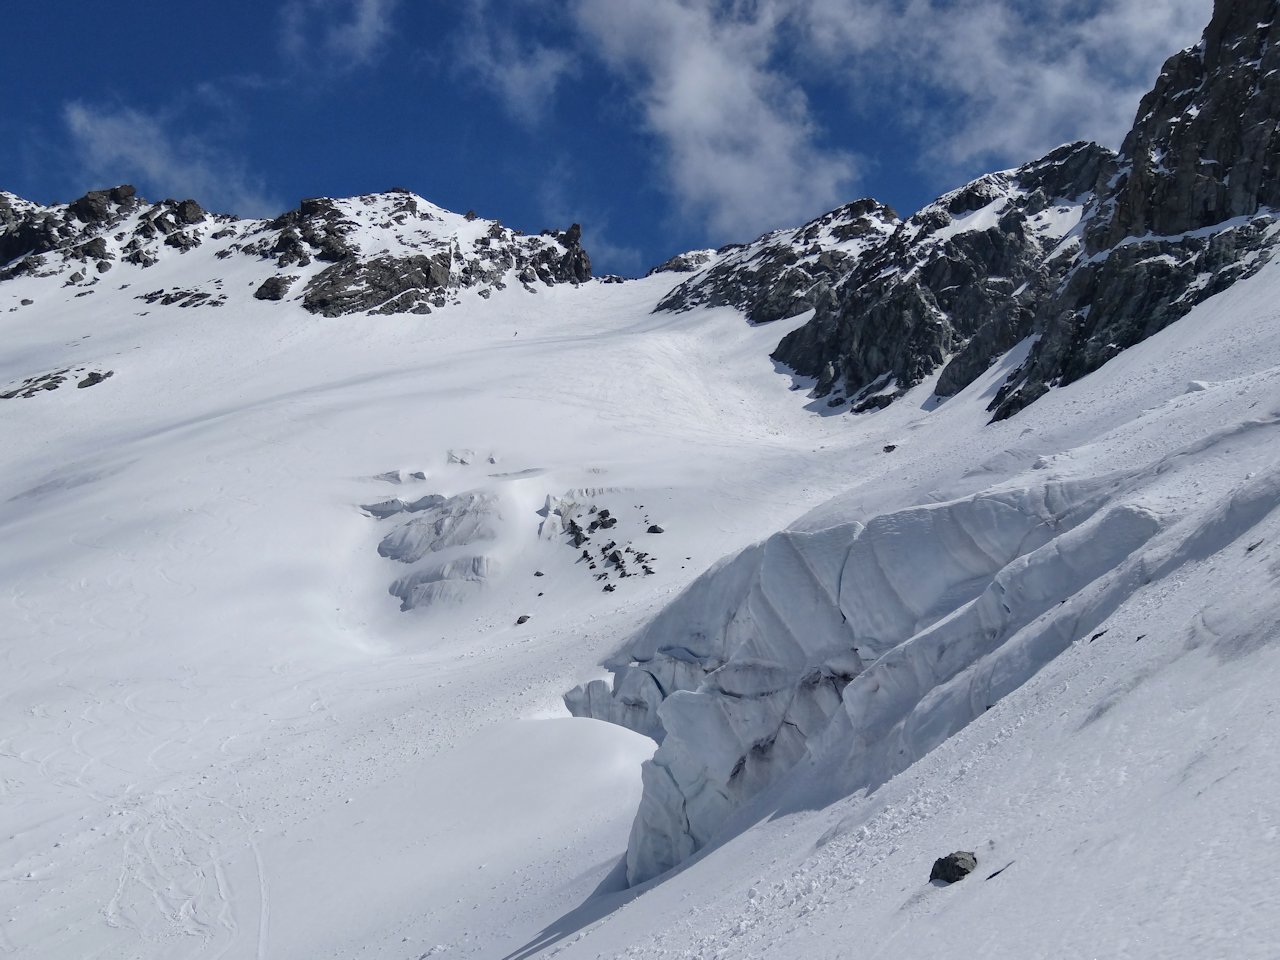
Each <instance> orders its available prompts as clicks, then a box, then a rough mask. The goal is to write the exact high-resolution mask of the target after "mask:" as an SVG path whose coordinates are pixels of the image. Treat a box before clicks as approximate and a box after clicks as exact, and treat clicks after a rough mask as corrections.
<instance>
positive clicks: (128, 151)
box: [62, 101, 280, 216]
mask: <svg viewBox="0 0 1280 960" xmlns="http://www.w3.org/2000/svg"><path fill="white" fill-rule="evenodd" d="M62 119H63V122H64V123H65V124H66V128H67V132H68V133H69V134H70V135H71V139H72V142H73V144H74V147H75V151H76V154H77V155H78V157H79V159H80V163H81V165H82V166H81V177H80V179H82V180H84V181H92V182H93V183H95V184H97V185H98V186H108V185H114V184H118V183H125V182H132V183H134V184H136V185H137V186H138V188H139V190H140V191H141V192H143V193H144V194H146V193H149V194H151V195H152V196H156V197H165V196H172V197H183V198H185V197H194V198H195V199H197V200H199V201H200V202H201V204H202V205H204V206H207V207H212V208H213V209H215V210H219V211H226V212H230V213H236V214H240V215H244V216H265V215H269V214H272V213H275V212H278V210H279V209H280V207H279V205H278V204H277V202H276V201H274V200H273V199H272V198H271V197H269V196H268V195H267V194H266V192H265V191H264V190H263V187H262V183H261V181H260V180H258V179H257V178H255V177H253V176H251V175H250V174H249V173H248V172H247V171H246V170H245V169H244V167H243V165H241V164H238V163H236V162H235V161H234V160H232V159H230V158H228V157H226V156H224V155H222V154H221V153H219V152H218V151H217V150H215V149H213V148H212V147H210V146H208V145H207V144H205V143H203V142H201V141H199V140H197V139H194V138H190V137H176V136H173V135H172V134H170V133H169V132H168V131H167V130H166V129H165V125H164V123H163V122H162V120H161V119H160V118H158V117H155V116H150V115H148V114H144V113H141V112H139V111H137V110H133V109H130V108H128V107H118V108H107V107H97V106H89V105H87V104H85V103H82V102H79V101H74V102H71V103H67V104H65V105H64V106H63V111H62Z"/></svg>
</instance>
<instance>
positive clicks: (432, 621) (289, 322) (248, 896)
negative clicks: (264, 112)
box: [0, 211, 1280, 960]
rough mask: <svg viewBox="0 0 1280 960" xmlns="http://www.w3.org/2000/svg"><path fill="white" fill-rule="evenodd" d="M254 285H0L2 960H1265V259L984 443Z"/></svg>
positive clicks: (1268, 319)
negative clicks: (54, 383)
mask: <svg viewBox="0 0 1280 960" xmlns="http://www.w3.org/2000/svg"><path fill="white" fill-rule="evenodd" d="M1068 213H1069V211H1064V212H1063V213H1062V218H1063V220H1064V223H1065V221H1066V220H1068V219H1069V217H1068V216H1067V214H1068ZM1066 225H1067V226H1069V225H1070V224H1066ZM366 242H367V243H370V244H374V245H377V244H378V243H381V242H382V241H381V240H380V239H379V238H377V237H372V236H371V237H369V238H362V239H361V243H366ZM257 270H258V267H257V266H256V265H255V264H254V263H253V262H251V261H248V260H245V261H243V262H241V261H237V260H226V261H220V260H215V258H214V256H213V254H212V252H210V250H209V248H200V249H196V250H192V251H190V252H188V253H179V252H177V251H164V256H163V258H162V259H161V260H160V262H159V263H157V264H156V265H154V266H152V267H149V268H147V269H146V271H145V272H143V271H141V270H139V269H134V268H131V267H127V266H125V265H120V266H119V267H118V268H116V269H114V270H112V272H111V273H109V274H107V275H105V276H104V278H103V279H101V280H100V281H99V282H98V283H97V284H96V285H95V286H94V287H93V291H94V292H93V295H91V296H78V295H77V294H79V293H82V292H83V291H82V290H81V289H80V288H78V287H67V288H64V287H63V286H62V278H60V277H19V278H15V279H12V280H9V281H6V282H5V283H4V284H3V286H0V324H3V332H4V337H5V344H6V349H5V350H4V352H3V354H2V355H0V387H4V389H9V387H8V386H6V385H12V386H17V385H18V384H20V383H21V382H22V381H24V380H26V379H28V378H32V377H38V376H41V375H44V374H46V373H52V372H57V371H61V370H75V371H89V370H96V371H100V372H103V373H105V372H107V371H110V372H111V376H110V377H109V378H107V379H105V380H102V381H101V382H99V383H97V384H94V385H91V386H86V387H84V388H78V387H77V386H76V383H75V381H74V380H68V381H66V382H64V383H62V384H61V385H60V386H58V388H57V389H53V390H41V391H38V392H36V393H35V394H34V395H33V396H31V397H17V398H14V399H8V400H0V437H2V440H3V443H2V447H0V449H3V455H0V538H2V542H3V544H4V548H3V550H0V611H2V613H0V657H2V660H0V665H2V668H3V669H2V672H0V677H3V680H2V681H0V845H2V851H3V852H2V855H0V864H3V866H0V954H7V955H13V956H17V957H33V958H34V957H95V958H179V957H189V958H197V957H199V958H205V957H209V958H214V957H225V958H241V957H257V958H272V960H278V958H283V960H288V958H299V960H301V958H306V960H314V958H321V957H334V958H355V957H359V958H387V960H418V958H423V957H449V958H452V957H474V958H486V960H490V958H491V960H499V958H532V957H538V956H561V957H565V958H572V957H583V958H596V957H607V958H612V957H645V958H648V957H689V958H713V957H714V958H766V957H767V958H785V957H792V956H794V957H806V958H825V957H831V958H836V957H848V956H855V955H856V956H863V957H868V958H872V957H883V958H886V960H888V958H892V960H903V958H912V957H929V956H936V955H937V954H938V953H939V951H945V950H950V951H954V950H956V949H963V950H964V951H965V952H969V953H974V954H975V955H980V956H984V957H993V958H994V957H1008V958H1019V960H1025V958H1030V957H1043V958H1063V957H1108V958H1122V957H1133V958H1139V957H1141V958H1148V957H1162V958H1175V960H1177V958H1187V960H1192V958H1194V960H1203V958H1216V957H1223V958H1227V957H1230V958H1233V960H1235V958H1269V957H1274V956H1275V953H1276V944H1277V943H1280V910H1277V909H1276V908H1275V904H1276V897H1275V893H1274V864H1275V861H1276V857H1277V855H1278V854H1280V817H1278V815H1277V814H1276V812H1275V804H1274V802H1273V800H1272V797H1273V796H1274V793H1275V790H1276V786H1277V784H1280V751H1278V750H1277V747H1278V746H1280V743H1278V742H1277V741H1278V739H1280V715H1278V711H1280V708H1278V707H1277V698H1276V695H1275V690H1276V688H1277V681H1278V680H1280V646H1278V645H1277V644H1276V642H1275V641H1276V639H1277V630H1278V629H1280V591H1277V579H1278V578H1280V338H1278V337H1277V336H1276V331H1277V329H1280V321H1278V314H1280V308H1277V307H1276V306H1275V305H1276V304H1277V303H1280V264H1276V263H1272V264H1268V265H1266V266H1265V267H1263V268H1262V269H1261V270H1260V272H1259V273H1258V274H1257V275H1256V276H1254V277H1252V278H1250V279H1248V280H1245V281H1242V282H1240V283H1238V284H1237V285H1236V286H1234V287H1232V288H1231V289H1230V290H1228V291H1227V292H1226V293H1223V294H1221V295H1219V296H1217V297H1214V298H1213V299H1211V300H1209V301H1207V302H1205V303H1203V304H1201V305H1200V306H1199V307H1197V308H1196V309H1195V310H1194V311H1193V312H1192V313H1191V314H1190V315H1188V316H1187V317H1185V318H1184V319H1182V320H1180V321H1178V322H1177V323H1175V324H1173V325H1172V326H1170V327H1169V328H1167V329H1165V330H1164V331H1162V332H1161V333H1159V334H1157V335H1155V336H1153V337H1151V338H1150V339H1148V340H1147V341H1145V342H1143V343H1142V344H1140V345H1138V346H1137V347H1134V348H1132V349H1130V350H1128V351H1126V352H1124V353H1122V354H1121V355H1120V356H1119V357H1117V358H1116V359H1114V360H1112V361H1111V362H1110V363H1108V364H1107V365H1106V366H1105V367H1103V368H1102V369H1101V370H1100V371H1098V372H1097V373H1095V374H1093V375H1091V376H1088V377H1085V378H1084V379H1082V380H1080V381H1079V382H1077V383H1074V384H1072V385H1071V386H1069V387H1066V388H1063V389H1059V390H1054V391H1052V392H1051V393H1050V394H1049V395H1048V396H1046V397H1044V398H1043V399H1041V400H1040V401H1038V402H1036V403H1035V404H1033V405H1032V406H1031V407H1029V408H1028V409H1026V410H1025V411H1023V412H1021V413H1020V414H1018V415H1017V416H1015V417H1013V418H1012V419H1010V420H1007V421H1004V422H1001V423H997V424H990V425H988V424H987V420H988V418H989V415H988V414H986V411H985V408H986V406H987V404H988V403H989V401H990V399H991V397H992V396H993V395H994V392H995V390H996V389H997V388H998V386H999V384H1000V383H1001V382H1002V379H1003V376H1004V375H1005V374H1006V373H1007V372H1008V370H1009V369H1011V368H1012V367H1013V366H1016V364H1017V363H1018V362H1019V361H1020V359H1021V357H1022V356H1024V355H1025V352H1026V350H1027V348H1028V346H1029V345H1028V344H1025V343H1024V344H1022V345H1021V346H1020V347H1018V348H1016V349H1015V350H1014V351H1013V352H1012V353H1010V354H1009V355H1008V356H1006V357H1005V358H1004V359H1003V360H1002V361H1001V362H1000V363H999V364H997V365H996V366H995V367H993V368H992V369H991V370H989V371H988V372H987V373H986V374H985V375H984V376H982V377H981V378H980V379H979V380H978V381H977V382H975V383H974V384H972V385H971V386H970V387H968V388H967V389H966V390H965V391H964V392H962V393H961V394H959V395H958V396H956V397H953V398H951V399H950V400H947V401H946V402H944V403H941V404H939V403H938V402H937V401H936V399H934V398H933V397H932V384H931V382H926V383H925V384H922V385H921V386H920V387H918V388H916V389H915V390H914V391H913V392H911V393H909V394H908V395H906V396H905V397H903V398H902V399H901V400H899V401H898V402H897V403H895V404H894V405H893V406H891V407H889V408H888V409H886V410H884V411H881V412H878V413H874V414H866V415H861V416H851V415H849V414H847V413H836V412H835V411H833V410H831V409H830V408H828V407H827V406H826V405H825V404H819V403H810V402H809V401H808V399H807V397H806V394H805V392H804V390H803V389H799V390H796V389H792V388H793V387H800V388H803V387H805V386H807V384H803V383H799V382H797V381H795V380H793V378H792V377H790V376H788V375H787V374H786V372H785V371H782V370H778V369H775V366H774V364H773V363H772V362H771V361H770V360H769V359H768V355H769V353H770V351H771V350H772V349H773V348H774V347H775V346H776V344H777V342H778V340H779V338H780V337H781V336H782V335H783V334H784V333H785V332H787V330H789V329H792V328H794V327H795V326H798V325H799V324H800V323H801V322H803V320H804V319H806V317H805V316H803V315H802V316H800V317H797V318H794V319H793V320H788V321H782V322H780V323H775V324H769V325H764V326H755V327H753V326H751V325H749V324H747V323H745V322H744V321H743V319H742V317H741V315H740V314H738V313H737V312H736V311H735V310H732V309H728V308H720V309H705V308H697V309H693V310H690V311H689V312H685V313H680V314H669V313H659V314H653V313H651V311H652V309H653V307H654V305H655V304H656V303H657V302H658V301H659V300H660V299H661V298H662V297H663V296H664V295H665V294H666V293H668V292H669V291H670V289H671V288H672V287H673V286H674V285H675V284H676V283H678V282H679V281H680V279H682V277H681V276H679V275H672V274H658V275H655V276H653V277H650V278H647V279H644V280H637V281H630V282H627V283H624V284H609V283H600V282H591V283H587V284H583V285H581V286H570V285H568V284H561V285H557V286H555V287H545V286H541V285H538V286H536V287H535V289H536V292H534V293H530V292H527V291H526V290H523V289H520V288H519V287H518V286H514V285H513V286H511V287H509V288H508V289H506V290H502V291H497V292H494V293H493V294H492V296H491V297H489V298H488V299H482V298H481V297H480V296H478V295H477V294H476V293H474V292H472V291H462V292H460V293H459V295H458V296H459V299H460V300H461V303H459V304H457V305H449V306H446V307H443V308H440V309H437V310H436V311H435V312H433V313H432V314H431V315H430V316H422V317H419V316H390V317H386V316H378V317H374V316H349V317H342V318H336V319H322V318H317V317H315V316H312V315H310V314H308V313H306V312H304V311H303V310H302V308H301V307H300V306H299V305H298V303H297V302H296V299H295V300H285V301H283V302H280V303H270V302H262V301H257V300H254V299H253V298H252V291H253V289H254V288H255V287H256V286H257V284H258V283H259V282H260V277H259V276H258V273H255V271H257ZM259 272H260V271H259ZM215 280H217V281H221V283H220V284H217V286H219V288H220V289H221V290H222V291H223V292H224V293H225V294H226V298H227V301H226V304H225V306H223V307H222V308H220V309H218V310H212V309H206V308H193V309H185V308H182V307H179V306H177V305H169V306H166V305H164V304H158V303H153V304H148V303H145V302H143V301H140V300H138V299H136V298H135V294H137V293H138V292H140V291H142V290H143V289H146V290H152V289H161V288H165V289H167V288H170V287H182V288H184V289H197V288H202V287H201V285H202V284H204V285H208V286H210V287H211V288H212V286H213V285H214V284H215ZM125 284H128V286H127V287H126V286H124V285H125ZM23 300H31V301H33V302H32V303H31V304H30V305H23V304H22V301H23ZM11 308H13V309H11ZM81 376H83V374H81ZM891 447H892V448H893V449H889V448H891ZM604 511H607V512H608V516H607V517H605V522H606V524H607V525H602V526H600V527H599V528H598V529H597V530H595V531H592V534H591V536H590V537H589V538H588V539H587V540H586V541H584V542H581V543H577V544H575V543H574V536H575V535H574V532H573V530H574V525H577V526H579V527H581V528H586V527H588V525H589V524H591V523H593V522H597V523H598V522H599V521H600V519H601V517H602V516H603V512H604ZM655 527H660V528H661V530H662V532H661V533H657V532H652V533H651V532H649V531H650V530H651V529H653V528H655ZM609 544H612V546H609ZM584 551H585V554H586V555H585V556H584ZM628 551H629V552H628ZM615 552H616V553H617V555H618V560H617V561H615V560H612V559H611V555H612V554H613V553H615ZM639 553H643V554H644V558H643V559H640V558H638V554H639ZM646 567H647V568H648V569H649V570H651V571H652V572H646V570H645V568H646ZM623 570H625V571H626V573H627V576H621V575H620V574H621V572H622V571H623ZM601 574H604V575H605V577H604V578H602V579H601V578H600V576H601ZM607 588H612V589H607ZM522 617H527V618H528V619H527V620H525V621H524V622H523V623H517V621H518V620H519V619H520V618H522ZM850 641H852V646H853V649H854V650H855V652H854V653H852V654H851V653H850V652H849V651H850ZM717 669H719V670H720V672H718V673H717V674H716V675H715V676H709V675H710V674H711V672H712V671H713V670H717ZM611 682H616V688H614V687H611V686H610V683H611ZM575 690H576V692H574V693H570V691H575ZM615 690H616V692H617V693H618V694H623V693H625V694H626V696H625V700H624V698H622V697H620V696H615ZM566 693H570V696H569V700H570V702H571V703H574V704H575V711H576V712H579V713H586V714H591V715H592V716H599V717H604V718H605V719H608V720H612V721H614V722H612V723H607V722H602V721H601V720H599V719H589V718H585V717H571V716H569V712H568V710H567V709H566V708H565V706H564V703H563V700H562V698H563V696H564V695H565V694H566ZM637 731H639V732H637ZM654 738H656V739H660V740H661V741H662V743H661V746H660V747H658V746H657V743H656V739H654ZM695 747H696V749H694V748H695ZM655 748H656V749H657V753H656V754H655ZM708 756H710V757H711V758H712V760H713V761H714V762H710V763H709V762H707V760H706V758H707V757H708ZM651 758H652V760H651ZM650 760H651V762H650V763H648V765H646V766H645V767H644V769H645V773H644V777H643V783H642V775H641V768H642V764H645V762H646V761H650ZM740 761H742V762H741V765H740ZM676 809H682V810H683V811H684V812H683V815H682V816H681V817H678V818H673V817H672V815H671V814H672V811H673V810H676ZM637 812H638V815H637ZM629 848H630V849H629ZM953 850H972V851H974V852H975V853H976V855H977V859H978V870H977V872H976V873H975V874H973V875H972V876H971V877H969V878H968V879H966V880H965V881H963V882H961V883H959V884H956V885H953V886H951V887H945V888H944V887H941V886H935V885H932V884H930V882H929V880H928V877H929V868H930V865H931V864H932V862H933V861H934V859H936V858H937V857H940V856H943V855H944V854H947V853H950V852H951V851H953ZM686 858H688V859H686ZM671 867H676V869H675V870H674V871H672V872H667V873H664V871H667V870H668V869H669V868H671ZM628 875H629V879H630V880H631V881H633V882H635V883H636V884H638V885H636V886H633V887H630V888H628V887H627V882H628Z"/></svg>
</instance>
